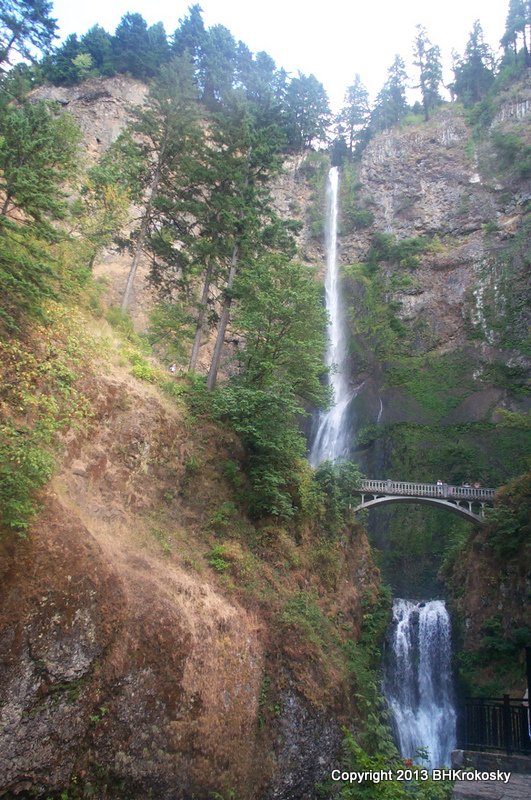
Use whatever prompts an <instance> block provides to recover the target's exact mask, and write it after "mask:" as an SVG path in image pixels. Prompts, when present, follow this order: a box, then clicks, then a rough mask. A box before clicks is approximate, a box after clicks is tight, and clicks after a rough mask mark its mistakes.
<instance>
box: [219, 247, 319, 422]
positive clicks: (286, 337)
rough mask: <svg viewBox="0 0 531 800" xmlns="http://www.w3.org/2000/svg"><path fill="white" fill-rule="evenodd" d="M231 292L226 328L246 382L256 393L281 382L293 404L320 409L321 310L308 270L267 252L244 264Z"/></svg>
mask: <svg viewBox="0 0 531 800" xmlns="http://www.w3.org/2000/svg"><path fill="white" fill-rule="evenodd" d="M234 293H235V297H236V298H237V301H238V303H237V309H236V312H235V315H234V320H233V325H232V327H233V329H234V331H236V332H237V333H238V334H239V336H240V337H241V338H242V339H243V341H244V342H245V347H244V349H243V351H242V352H241V353H240V354H239V359H240V363H241V369H242V371H243V374H244V375H245V380H246V382H247V383H248V384H249V385H251V384H252V385H253V386H255V387H256V388H261V389H265V388H266V387H268V386H275V385H277V384H279V383H282V384H283V385H284V386H287V387H289V390H290V392H292V393H293V395H294V396H295V397H296V398H297V399H298V400H303V401H305V402H307V403H309V404H312V405H313V406H320V405H322V404H323V402H324V401H325V400H326V396H327V393H326V388H325V387H324V386H323V384H322V383H321V381H320V378H321V377H322V374H323V371H324V370H323V353H324V351H325V344H326V343H325V329H326V312H325V310H324V308H323V306H322V303H321V302H320V297H321V290H320V287H319V284H318V283H317V282H316V281H315V278H314V275H313V274H312V271H311V270H310V269H309V268H308V267H305V266H303V265H302V264H299V263H297V262H296V261H292V260H291V259H290V258H289V257H288V256H286V255H284V254H283V253H277V252H273V253H270V254H266V255H265V256H263V257H259V258H258V259H257V260H256V261H253V262H251V263H250V264H249V265H248V266H247V268H246V269H245V270H244V271H243V272H242V274H241V275H240V276H239V278H238V280H237V281H236V283H235V292H234Z"/></svg>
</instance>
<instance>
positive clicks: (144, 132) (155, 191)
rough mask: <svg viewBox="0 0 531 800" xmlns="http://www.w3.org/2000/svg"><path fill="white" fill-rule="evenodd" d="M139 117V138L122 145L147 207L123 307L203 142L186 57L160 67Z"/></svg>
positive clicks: (135, 131)
mask: <svg viewBox="0 0 531 800" xmlns="http://www.w3.org/2000/svg"><path fill="white" fill-rule="evenodd" d="M135 115H136V120H135V122H134V125H133V128H132V132H133V134H136V135H137V137H138V138H137V139H134V138H131V135H130V134H131V131H130V132H127V133H126V134H125V135H124V136H123V137H121V139H120V143H119V149H120V151H121V152H120V156H121V159H122V161H123V164H124V165H126V166H125V172H126V173H127V175H128V180H129V184H130V187H131V189H132V191H133V196H136V198H137V199H138V200H139V201H140V200H143V201H144V203H145V207H144V211H143V215H142V219H141V224H140V228H139V230H138V231H136V234H135V239H134V242H133V245H134V246H133V253H134V254H133V260H132V263H131V268H130V271H129V275H128V279H127V285H126V288H125V292H124V296H123V299H122V310H124V311H125V310H127V308H128V306H129V302H130V299H131V294H132V290H133V285H134V280H135V276H136V272H137V268H138V264H139V260H140V256H141V254H142V252H143V249H144V244H145V241H146V237H147V236H148V235H149V233H150V230H151V229H152V228H153V227H155V228H156V231H155V233H154V234H153V236H152V244H151V247H152V249H153V248H154V244H153V242H157V243H158V244H157V246H158V248H159V250H160V249H164V240H163V237H162V228H161V226H160V224H159V222H158V221H157V220H158V218H159V217H160V216H161V214H162V213H163V206H164V202H166V201H165V200H164V198H165V196H167V194H168V192H169V193H170V195H171V192H173V191H174V190H175V187H176V186H181V185H182V186H185V185H186V176H185V175H184V174H183V168H184V164H185V163H186V160H187V158H188V157H189V153H190V151H191V150H193V148H194V147H195V146H196V145H197V143H198V142H199V141H200V140H201V132H200V128H199V127H198V125H197V124H196V123H197V109H196V89H195V86H194V83H193V77H192V71H191V66H190V63H189V62H188V60H187V58H186V57H182V58H176V59H174V60H173V62H171V63H170V64H169V65H167V66H165V67H163V68H162V69H161V73H160V76H159V78H158V79H157V80H156V81H155V82H154V83H153V84H152V86H151V88H150V92H149V95H148V98H147V101H146V104H145V106H144V107H142V108H139V109H137V111H136V114H135ZM159 194H160V200H159ZM157 226H158V227H157ZM159 229H160V230H159ZM165 249H166V250H167V257H168V258H170V257H173V258H175V259H177V260H179V259H180V255H179V253H178V252H177V251H174V252H173V251H172V249H171V248H167V247H166V248H165ZM181 266H182V265H181Z"/></svg>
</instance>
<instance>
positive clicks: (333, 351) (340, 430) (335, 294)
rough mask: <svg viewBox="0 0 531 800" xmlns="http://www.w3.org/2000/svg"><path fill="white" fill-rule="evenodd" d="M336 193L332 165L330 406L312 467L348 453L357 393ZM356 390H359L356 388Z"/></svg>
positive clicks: (328, 216) (323, 417) (329, 187)
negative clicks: (350, 417)
mask: <svg viewBox="0 0 531 800" xmlns="http://www.w3.org/2000/svg"><path fill="white" fill-rule="evenodd" d="M338 196H339V170H338V168H337V167H332V168H331V170H330V172H329V173H328V181H327V187H326V230H325V236H326V240H325V244H326V276H325V297H326V309H327V311H328V317H329V322H328V329H327V335H328V348H327V353H326V365H327V366H328V367H330V368H331V374H330V384H331V386H332V390H333V405H332V406H331V408H330V409H328V410H327V411H323V412H321V414H320V415H319V421H318V426H317V433H316V435H315V438H314V440H313V445H312V448H311V451H310V456H309V460H310V464H312V466H314V467H316V466H317V465H318V464H320V463H321V461H337V460H338V459H341V458H346V457H347V456H348V454H349V450H350V442H349V439H348V435H347V425H346V421H347V415H346V411H347V408H348V405H349V403H350V401H351V399H352V397H353V396H354V394H355V392H356V389H351V387H350V384H349V379H348V358H347V356H348V351H347V343H348V332H347V327H346V324H345V314H344V307H343V301H342V296H341V280H340V275H339V265H338V259H337V218H338ZM357 389H358V390H359V387H357Z"/></svg>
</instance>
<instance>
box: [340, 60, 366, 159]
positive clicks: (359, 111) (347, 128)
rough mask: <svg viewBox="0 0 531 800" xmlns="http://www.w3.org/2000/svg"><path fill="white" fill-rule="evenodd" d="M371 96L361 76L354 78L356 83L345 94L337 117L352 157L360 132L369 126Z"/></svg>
mask: <svg viewBox="0 0 531 800" xmlns="http://www.w3.org/2000/svg"><path fill="white" fill-rule="evenodd" d="M369 115H370V111H369V94H368V92H367V89H366V88H365V86H364V85H363V83H362V82H361V78H360V76H359V75H356V76H355V78H354V83H353V84H352V85H351V86H349V87H348V89H347V91H346V93H345V100H344V105H343V108H342V109H341V111H340V112H339V114H338V115H337V117H336V122H337V123H338V125H340V126H341V128H342V130H343V132H344V135H345V137H346V141H347V145H348V149H349V153H350V155H352V151H353V149H354V144H355V142H356V140H357V135H358V132H359V131H360V130H361V129H362V128H363V127H365V125H367V122H368V120H369Z"/></svg>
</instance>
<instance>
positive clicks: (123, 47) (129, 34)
mask: <svg viewBox="0 0 531 800" xmlns="http://www.w3.org/2000/svg"><path fill="white" fill-rule="evenodd" d="M112 43H113V53H114V62H115V66H116V70H117V71H118V72H128V73H129V74H130V75H131V76H132V77H133V78H140V79H143V78H148V77H152V76H153V75H154V74H155V72H154V70H153V66H152V63H151V53H150V41H149V35H148V27H147V24H146V21H145V19H144V18H143V17H142V15H141V14H124V16H123V17H122V19H121V20H120V22H119V23H118V26H117V28H116V31H115V33H114V37H113V41H112Z"/></svg>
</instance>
